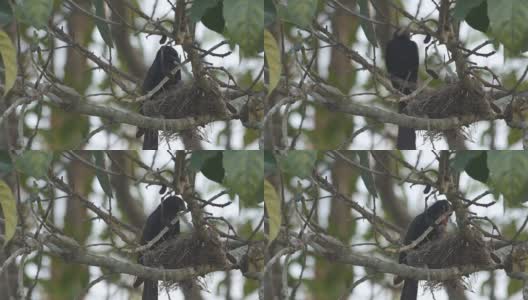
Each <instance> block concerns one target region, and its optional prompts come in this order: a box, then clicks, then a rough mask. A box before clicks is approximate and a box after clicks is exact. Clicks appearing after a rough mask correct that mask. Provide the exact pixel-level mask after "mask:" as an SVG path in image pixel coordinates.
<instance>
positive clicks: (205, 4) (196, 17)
mask: <svg viewBox="0 0 528 300" xmlns="http://www.w3.org/2000/svg"><path fill="white" fill-rule="evenodd" d="M217 5H218V0H194V1H193V4H192V6H191V9H190V10H189V16H190V17H191V21H193V22H195V23H196V22H198V21H200V20H201V19H202V17H203V16H204V15H205V13H206V12H207V10H208V9H210V8H213V7H215V6H217Z"/></svg>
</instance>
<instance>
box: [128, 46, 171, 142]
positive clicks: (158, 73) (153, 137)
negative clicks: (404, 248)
mask: <svg viewBox="0 0 528 300" xmlns="http://www.w3.org/2000/svg"><path fill="white" fill-rule="evenodd" d="M180 63H181V60H180V56H179V55H178V52H176V50H174V48H172V47H171V46H162V47H161V48H160V49H159V50H158V53H157V54H156V58H155V59H154V62H153V63H152V65H151V66H150V68H149V69H148V72H147V76H145V80H144V81H143V86H142V89H143V93H145V94H146V93H148V92H150V91H151V90H152V89H154V88H155V87H156V86H157V85H158V84H159V83H160V82H161V81H162V80H163V78H165V77H167V78H168V79H169V80H168V81H167V82H166V83H165V84H164V85H163V87H162V88H161V89H160V90H159V91H157V92H156V93H155V94H154V95H153V97H154V96H156V95H157V94H158V93H159V92H160V91H161V90H163V89H164V88H168V87H170V86H173V85H176V84H178V82H180V81H181V71H180V70H178V71H176V73H175V74H174V75H172V74H171V70H173V69H174V68H176V66H177V65H178V64H180ZM147 101H148V100H147ZM140 113H141V114H143V109H140ZM142 135H145V137H144V138H143V150H157V149H158V130H156V129H148V128H138V131H137V133H136V138H139V137H141V136H142Z"/></svg>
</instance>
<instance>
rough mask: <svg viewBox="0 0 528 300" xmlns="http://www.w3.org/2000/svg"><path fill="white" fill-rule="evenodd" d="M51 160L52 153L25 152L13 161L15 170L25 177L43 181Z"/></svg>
mask: <svg viewBox="0 0 528 300" xmlns="http://www.w3.org/2000/svg"><path fill="white" fill-rule="evenodd" d="M52 159H53V153H50V152H46V151H26V152H24V153H22V154H21V155H20V156H18V157H17V158H16V159H15V168H16V169H17V170H18V171H19V172H22V173H24V174H26V175H29V176H33V177H35V178H37V179H44V178H46V176H47V173H48V169H49V167H50V165H51V161H52Z"/></svg>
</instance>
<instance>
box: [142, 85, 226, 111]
mask: <svg viewBox="0 0 528 300" xmlns="http://www.w3.org/2000/svg"><path fill="white" fill-rule="evenodd" d="M203 82H205V84H202V85H201V86H200V85H198V84H197V82H196V81H194V80H191V81H186V82H182V81H180V82H179V83H178V84H175V85H172V86H169V87H165V88H162V90H160V91H159V92H158V93H157V94H156V95H155V96H154V97H152V99H149V100H146V101H145V102H144V103H143V106H142V109H143V113H144V114H145V115H146V116H150V117H164V118H165V119H181V118H187V117H198V116H204V115H210V116H224V115H226V106H225V103H224V101H223V99H222V94H221V93H220V91H219V89H218V87H217V86H216V85H215V84H214V83H212V82H210V81H209V80H207V79H206V80H203ZM204 86H205V87H204Z"/></svg>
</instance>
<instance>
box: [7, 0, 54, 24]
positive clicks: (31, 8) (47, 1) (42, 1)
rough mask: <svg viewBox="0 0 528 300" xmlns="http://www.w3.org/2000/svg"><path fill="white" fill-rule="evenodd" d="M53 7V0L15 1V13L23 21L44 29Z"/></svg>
mask: <svg viewBox="0 0 528 300" xmlns="http://www.w3.org/2000/svg"><path fill="white" fill-rule="evenodd" d="M52 9H53V0H18V1H16V2H15V14H16V16H17V19H18V20H20V21H22V22H23V23H25V24H27V25H30V26H34V27H35V28H37V29H44V28H46V25H47V24H48V19H49V18H50V16H51V11H52Z"/></svg>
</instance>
